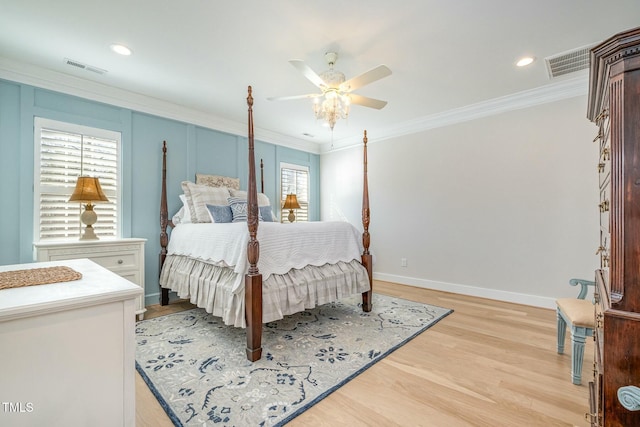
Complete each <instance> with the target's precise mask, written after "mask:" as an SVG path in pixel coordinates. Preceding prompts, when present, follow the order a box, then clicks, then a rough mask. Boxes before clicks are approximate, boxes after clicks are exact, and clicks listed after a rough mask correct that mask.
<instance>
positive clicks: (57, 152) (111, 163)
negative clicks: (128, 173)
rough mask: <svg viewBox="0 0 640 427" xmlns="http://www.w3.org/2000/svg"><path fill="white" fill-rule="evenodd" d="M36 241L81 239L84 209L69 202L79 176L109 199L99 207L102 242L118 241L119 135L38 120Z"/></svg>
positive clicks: (106, 131) (35, 191)
mask: <svg viewBox="0 0 640 427" xmlns="http://www.w3.org/2000/svg"><path fill="white" fill-rule="evenodd" d="M34 139H35V154H36V155H35V156H34V157H35V165H34V171H35V179H34V183H35V187H34V198H35V200H34V217H35V218H34V224H35V232H34V236H35V237H36V238H38V239H39V240H48V239H49V240H50V239H65V238H69V239H78V238H79V237H80V235H81V233H82V229H83V228H84V224H82V223H81V222H80V214H81V213H82V210H83V208H84V206H82V204H80V203H76V202H68V200H69V197H70V196H71V193H73V190H74V188H75V186H76V181H77V179H78V176H81V175H86V176H92V177H96V178H99V179H100V186H101V187H102V190H103V191H104V194H105V195H106V196H107V198H108V199H109V202H107V203H98V204H96V205H95V211H96V213H97V215H98V222H97V223H96V224H94V225H93V228H94V230H95V233H96V235H98V237H101V238H102V237H119V235H120V229H119V223H120V220H119V218H120V205H121V204H120V141H121V136H120V133H119V132H113V131H108V130H104V129H96V128H89V127H86V126H79V125H73V124H69V123H63V122H56V121H53V120H47V119H41V118H36V119H35V125H34Z"/></svg>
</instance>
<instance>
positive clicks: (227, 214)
mask: <svg viewBox="0 0 640 427" xmlns="http://www.w3.org/2000/svg"><path fill="white" fill-rule="evenodd" d="M207 210H208V211H209V216H210V217H211V222H214V223H216V224H222V223H227V222H232V221H233V213H232V211H231V206H229V205H223V206H221V205H209V204H207Z"/></svg>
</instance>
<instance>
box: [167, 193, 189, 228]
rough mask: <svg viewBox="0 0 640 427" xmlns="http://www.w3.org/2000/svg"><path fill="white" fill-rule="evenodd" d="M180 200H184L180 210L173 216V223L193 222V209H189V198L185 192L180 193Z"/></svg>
mask: <svg viewBox="0 0 640 427" xmlns="http://www.w3.org/2000/svg"><path fill="white" fill-rule="evenodd" d="M180 201H181V202H182V206H181V207H180V209H179V210H178V212H176V214H175V215H174V216H173V217H172V218H171V222H173V225H178V224H186V223H189V222H191V211H190V210H189V205H188V204H187V198H186V196H185V195H184V194H181V195H180Z"/></svg>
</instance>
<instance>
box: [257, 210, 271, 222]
mask: <svg viewBox="0 0 640 427" xmlns="http://www.w3.org/2000/svg"><path fill="white" fill-rule="evenodd" d="M258 210H259V211H260V217H261V218H262V220H263V221H267V222H273V216H271V206H259V207H258Z"/></svg>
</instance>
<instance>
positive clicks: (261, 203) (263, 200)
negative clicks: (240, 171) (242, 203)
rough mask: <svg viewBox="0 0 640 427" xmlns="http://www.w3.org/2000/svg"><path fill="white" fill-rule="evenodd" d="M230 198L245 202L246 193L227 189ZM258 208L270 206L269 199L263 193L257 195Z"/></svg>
mask: <svg viewBox="0 0 640 427" xmlns="http://www.w3.org/2000/svg"><path fill="white" fill-rule="evenodd" d="M229 192H230V193H231V197H238V198H241V199H245V200H247V192H246V191H244V190H234V189H229ZM258 206H271V202H270V201H269V197H267V195H266V194H264V193H258Z"/></svg>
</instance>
